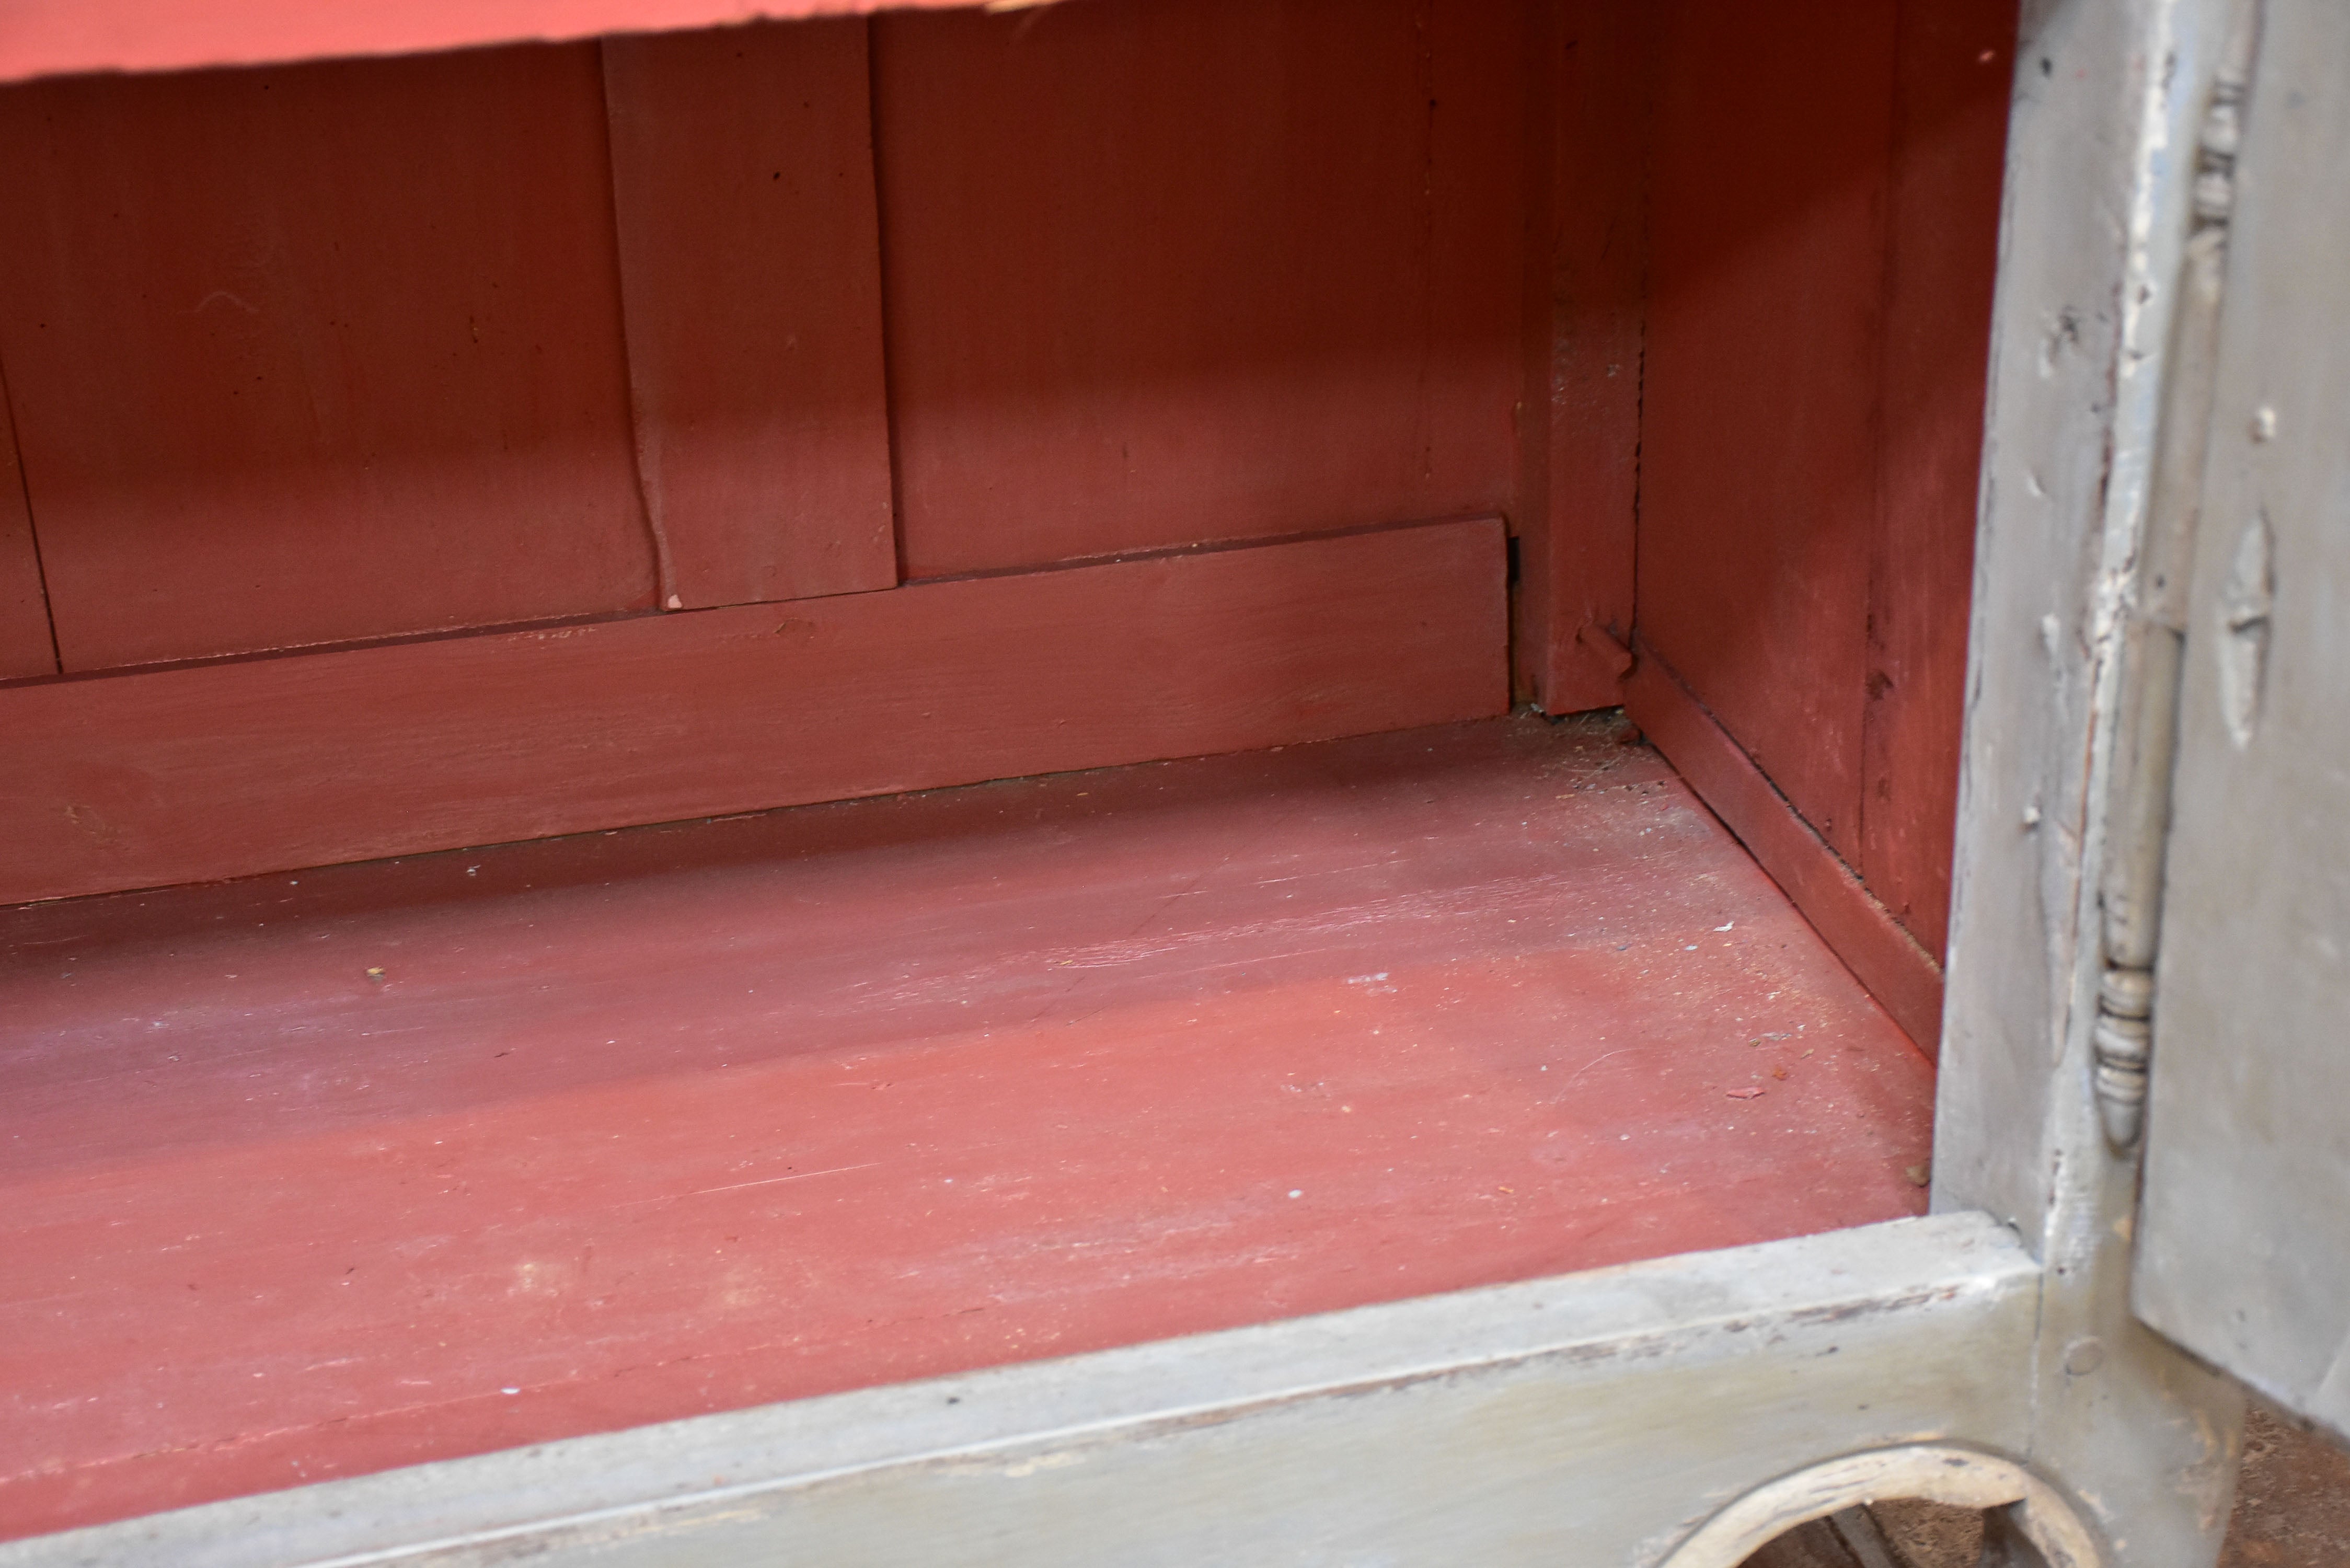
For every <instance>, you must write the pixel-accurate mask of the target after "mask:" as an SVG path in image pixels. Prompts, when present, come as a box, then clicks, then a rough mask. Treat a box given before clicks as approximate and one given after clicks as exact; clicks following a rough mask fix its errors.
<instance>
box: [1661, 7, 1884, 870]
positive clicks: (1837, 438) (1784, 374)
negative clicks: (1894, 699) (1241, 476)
mask: <svg viewBox="0 0 2350 1568" xmlns="http://www.w3.org/2000/svg"><path fill="white" fill-rule="evenodd" d="M1893 22H1894V6H1893V5H1892V3H1891V0H1817V3H1806V4H1803V5H1752V4H1749V3H1746V0H1673V3H1672V4H1670V5H1666V6H1664V7H1662V8H1661V14H1660V18H1659V25H1660V26H1661V27H1662V33H1661V36H1660V39H1659V43H1660V61H1661V67H1662V70H1661V78H1660V83H1659V97H1658V104H1657V119H1656V127H1657V133H1656V134H1657V140H1656V174H1655V186H1654V190H1653V192H1652V197H1651V202H1652V207H1651V211H1652V213H1653V217H1652V246H1653V249H1652V254H1651V260H1650V270H1649V278H1650V294H1649V302H1648V379H1647V387H1646V392H1645V397H1644V400H1643V409H1644V412H1645V422H1644V425H1643V428H1642V432H1641V442H1640V545H1639V551H1640V563H1639V582H1640V605H1639V624H1640V635H1641V636H1642V638H1643V639H1646V640H1647V641H1648V644H1649V645H1650V646H1652V647H1654V648H1655V649H1657V650H1658V651H1659V653H1661V654H1662V655H1663V656H1664V658H1665V659H1666V661H1667V662H1668V663H1669V664H1670V665H1671V666H1672V667H1673V668H1674V669H1675V670H1678V671H1679V672H1680V674H1681V676H1682V677H1683V678H1684V679H1685V680H1688V681H1689V683H1690V687H1691V688H1692V689H1693V690H1694V691H1696V693H1697V695H1698V697H1699V698H1700V701H1703V702H1704V703H1705V705H1706V706H1707V707H1708V708H1709V709H1711V711H1712V712H1713V714H1714V715H1715V717H1716V718H1718V719H1719V720H1720V721H1721V722H1722V724H1723V725H1724V726H1726V727H1727V728H1728V729H1729V731H1730V732H1731V734H1732V735H1733V736H1735V737H1736V738H1737V740H1738V742H1739V743H1740V744H1741V745H1742V746H1743V747H1744V748H1745V749H1746V751H1747V752H1748V753H1749V754H1751V755H1752V757H1753V759H1754V760H1755V762H1756V763H1758V764H1760V765H1761V767H1762V769H1763V772H1764V773H1765V774H1768V775H1769V776H1770V777H1771V779H1772V781H1773V783H1774V784H1777V785H1778V786H1779V788H1780V789H1781V790H1783V792H1785V794H1786V795H1787V797H1788V798H1789V799H1790V800H1791V801H1793V802H1794V805H1795V808H1796V809H1797V810H1798V811H1800V812H1801V813H1802V814H1803V815H1804V819H1805V820H1806V821H1808V822H1810V823H1811V825H1812V826H1814V828H1816V829H1818V830H1819V832H1820V834H1821V836H1823V837H1825V839H1826V840H1827V841H1828V843H1829V844H1830V845H1832V846H1834V847H1835V850H1836V852H1837V853H1838V854H1839V855H1841V856H1843V857H1845V859H1846V861H1856V860H1857V859H1858V858H1859V846H1860V794H1861V711H1862V708H1863V705H1864V703H1863V698H1862V686H1863V681H1864V680H1865V679H1866V656H1867V645H1866V639H1867V620H1868V584H1869V563H1870V560H1871V556H1872V548H1873V543H1874V540H1875V537H1876V533H1877V406H1878V402H1877V377H1878V373H1879V366H1880V362H1881V353H1882V332H1881V323H1882V315H1883V312H1882V309H1881V301H1882V298H1883V295H1884V281H1885V280H1884V271H1885V245H1884V205H1885V190H1884V185H1885V172H1886V157H1887V144H1888V136H1889V124H1888V115H1889V112H1890V105H1891V102H1892V93H1891V90H1890V86H1891V81H1892V60H1893V32H1894V27H1893Z"/></svg>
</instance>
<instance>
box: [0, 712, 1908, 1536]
mask: <svg viewBox="0 0 2350 1568" xmlns="http://www.w3.org/2000/svg"><path fill="white" fill-rule="evenodd" d="M1733 1091H1736V1094H1735V1096H1733V1093H1732V1092H1733ZM1756 1091H1759V1093H1757V1092H1756ZM0 1095H5V1100H6V1104H7V1106H8V1107H9V1114H8V1117H7V1123H6V1129H5V1139H0V1256H5V1257H6V1258H7V1259H8V1260H9V1263H8V1267H7V1268H6V1269H5V1271H0V1390H5V1392H0V1533H6V1534H24V1533H31V1532H40V1531H45V1530H53V1529H58V1528H62V1527H66V1526H68V1525H72V1524H78V1523H85V1522H90V1521H99V1520H103V1519H108V1518H114V1517H120V1516H124V1515H129V1514H134V1513H140V1512H146V1511H151V1510H155V1509H160V1508H164V1507H169V1506H175V1505H180V1504H185V1503H190V1502H194V1501H202V1500H204V1499H209V1498H213V1497H219V1496H224V1495H232V1494H235V1493H238V1492H244V1491H253V1490H266V1489H270V1488H275V1487H280V1486H286V1485H290V1484H295V1483H298V1482H300V1481H303V1480H317V1479H320V1478H323V1477H327V1476H331V1475H338V1474H349V1473H354V1472H359V1471H365V1470H369V1469H380V1468H384V1467H388V1466H391V1465H396V1464H401V1463H408V1462H413V1461H419V1460H423V1459H438V1458H444V1457H450V1456H454V1455H458V1454H463V1453H469V1452H478V1451H483V1450H486V1449H495V1448H501V1447H506V1446H510V1445H516V1444H521V1443H525V1442H528V1441H533V1440H537V1439H544V1438H556V1437H562V1436H568V1435H573V1434H577V1433H582V1432H587V1431H595V1430H601V1429H608V1428H618V1427H621V1426H625V1425H629V1424H632V1423H638V1422H644V1421H650V1420H656V1419H662V1418H668V1417H680V1416H685V1415H691V1414H696V1413H700V1412H703V1411H710V1410H717V1409H724V1408H730V1407H742V1406H746V1405H751V1404H755V1403H760V1402H764V1401H768V1400H775V1399H783V1398H789V1397H796V1396H805V1395H810V1394H816V1393H820V1392H827V1391H831V1390H837V1389H841V1388H846V1387H851V1386H862V1385H868V1384H873V1383H878V1382H885V1381H890V1380H894V1379H900V1378H910V1377H917V1376H926V1375H931V1374H938V1373H944V1372H949V1371H953V1370H958V1369H965V1368H971V1367H976V1366H986V1365H991V1364H997V1363H1003V1362H1009V1361H1016V1360H1022V1359H1026V1358H1031V1357H1036V1356H1045V1355H1064V1354H1068V1353H1072V1352H1076V1351H1082V1350H1089V1349H1095V1348H1098V1347H1103V1346H1107V1345H1118V1344H1121V1343H1127V1342H1131V1341H1136V1340H1141V1339H1147V1338H1153V1337H1159V1336H1164V1335H1171V1334H1185V1333H1191V1332H1196V1331H1201V1330H1207V1329H1213V1328H1221V1327H1226V1326H1231V1325H1234V1324H1244V1323H1250V1322H1256V1321H1262V1320H1265V1319H1270V1318H1274V1317H1280V1316H1284V1315H1288V1314H1300V1313H1308V1312H1316V1311H1323V1310H1327V1309H1332V1308H1338V1307H1344V1306H1349V1305H1354V1304H1358V1303H1368V1302H1375V1301H1382V1300H1388V1299H1392V1298H1396V1297H1400V1296H1405V1295H1411V1294H1418V1293H1426V1292H1432V1291H1440V1290H1450V1289H1455V1288H1460V1287H1463V1286H1470V1285H1476V1284H1482V1283H1488V1282H1497V1281H1503V1280H1511V1279H1519V1278H1525V1277H1530V1276H1536V1275H1541V1274H1544V1273H1549V1272H1561V1271H1566V1270H1573V1269H1580V1268H1586V1267H1592V1266H1596V1265H1601V1264H1608V1263H1616V1262H1626V1261H1628V1260H1632V1259H1638V1258H1643V1257H1649V1256H1656V1255H1661V1254H1664V1253H1669V1252H1673V1251H1683V1250H1690V1249H1697V1248H1708V1247H1719V1246H1726V1245H1731V1244H1735V1243H1741V1242H1747V1241H1760V1240H1763V1239H1766V1238H1771V1237H1778V1236H1785V1235H1791V1234H1797V1233H1802V1232H1806V1231H1819V1230H1824V1229H1828V1228H1831V1227H1835V1226H1841V1225H1848V1224H1855V1223H1859V1222H1863V1221H1867V1220H1879V1219H1885V1218H1888V1217H1891V1216H1895V1215H1898V1214H1906V1213H1914V1212H1917V1211H1918V1210H1920V1209H1922V1207H1923V1198H1924V1194H1923V1193H1922V1192H1921V1191H1920V1190H1919V1189H1918V1188H1917V1187H1916V1186H1915V1185H1913V1183H1912V1180H1911V1179H1910V1177H1909V1175H1908V1174H1907V1168H1909V1167H1912V1166H1915V1165H1918V1163H1919V1162H1922V1161H1923V1160H1924V1159H1925V1158H1926V1150H1927V1147H1928V1140H1929V1127H1930V1119H1931V1109H1932V1104H1931V1102H1932V1083H1931V1078H1930V1071H1929V1068H1928V1066H1927V1064H1926V1063H1925V1061H1924V1060H1923V1059H1922V1058H1921V1057H1920V1056H1919V1055H1918V1054H1917V1053H1916V1052H1915V1051H1914V1050H1912V1049H1911V1048H1910V1046H1909V1045H1908V1044H1907V1042H1906V1041H1905V1040H1904V1039H1903V1037H1902V1035H1901V1034H1900V1033H1899V1031H1898V1030H1897V1029H1896V1028H1895V1027H1894V1025H1893V1024H1892V1023H1891V1022H1890V1021H1889V1020H1888V1019H1887V1018H1886V1017H1885V1015H1884V1014H1883V1013H1882V1012H1879V1011H1878V1010H1877V1007H1876V1006H1875V1004H1874V1003H1872V1002H1870V1001H1869V1000H1868V999H1867V997H1866V995H1865V994H1864V993H1863V992H1862V991H1861V990H1860V988H1859V986H1858V985H1857V984H1856V982H1855V981H1853V980H1852V978H1851V977H1850V976H1849V975H1848V974H1847V973H1846V971H1844V970H1843V969H1842V968H1840V967H1839V966H1838V965H1837V963H1836V961H1835V959H1834V958H1833V957H1832V956H1830V955H1829V954H1828V953H1827V951H1826V950H1825V949H1824V948H1823V947H1822V946H1821V944H1820V943H1819V941H1818V940H1817V939H1816V938H1815V937H1814V935H1813V933H1812V931H1811V929H1809V928H1808V927H1807V926H1805V925H1804V923H1803V921H1802V920H1801V919H1800V918H1799V917H1798V916H1796V915H1795V914H1794V912H1793V910H1792V909H1790V907H1789V906H1788V904H1787V903H1786V901H1785V900H1784V898H1782V897H1781V896H1780V894H1779V893H1778V892H1777V890H1776V889H1775V888H1773V886H1772V884H1771V883H1770V882H1769V881H1768V880H1767V879H1766V878H1765V877H1763V875H1762V873H1761V872H1760V871H1759V870H1758V869H1757V868H1756V867H1754V865H1753V864H1752V862H1751V861H1750V860H1748V859H1747V858H1746V857H1745V856H1744V854H1743V853H1742V851H1741V850H1740V849H1739V847H1738V846H1737V845H1736V844H1735V843H1734V842H1733V841H1732V840H1731V839H1730V838H1729V836H1727V835H1726V834H1725V833H1724V832H1723V831H1722V829H1721V826H1719V825H1718V824H1717V823H1716V822H1715V821H1714V820H1713V819H1712V818H1711V816H1710V815H1707V813H1706V812H1705V810H1704V809H1703V807H1701V806H1700V805H1698V804H1697V803H1696V801H1695V800H1694V799H1693V797H1692V796H1690V794H1689V793H1688V791H1687V790H1686V789H1685V788H1684V787H1683V786H1682V785H1681V784H1680V783H1679V781H1678V780H1677V779H1676V778H1675V777H1674V776H1673V775H1672V774H1670V773H1669V770H1667V769H1666V768H1665V766H1664V765H1663V764H1662V763H1661V762H1660V761H1659V759H1658V758H1657V757H1656V755H1655V754H1654V753H1651V752H1648V751H1647V750H1646V749H1643V748H1638V747H1630V746H1626V745H1624V744H1622V743H1621V742H1620V741H1619V740H1618V739H1617V736H1616V735H1615V734H1614V733H1613V732H1610V731H1609V730H1607V728H1605V727H1604V726H1598V725H1595V724H1593V723H1590V722H1582V723H1571V724H1567V725H1562V726H1556V727H1554V726H1551V725H1547V724H1544V723H1543V722H1539V721H1532V720H1521V721H1502V722H1484V723H1478V724H1469V725H1460V726H1451V727H1447V728H1441V729H1436V730H1423V731H1415V732H1405V733H1402V734H1397V735H1388V736H1379V737H1373V738H1369V739H1364V740H1355V741H1342V742H1331V743H1327V744H1321V745H1309V746H1295V747H1290V748H1288V749H1286V750H1284V751H1280V752H1274V753H1251V754H1244V755H1239V756H1232V757H1223V758H1214V759H1208V760H1204V761H1191V762H1180V763H1162V764H1156V765H1150V766H1143V767H1135V768H1126V769H1118V770H1113V771H1107V772H1097V773H1090V774H1064V775H1060V776H1057V777H1055V778H1050V779H1045V780H1028V781H1021V782H1015V783H1010V784H993V785H983V786H978V787H974V788H970V789H962V790H953V791H943V792H938V793H935V794H928V795H915V796H905V797H894V798H889V799H882V800H870V801H863V802H855V803H849V804H846V805H824V806H812V807H804V808H800V809H797V810H793V811H786V812H777V813H771V814H767V815H760V816H754V817H746V818H737V819H733V820H726V821H719V822H712V823H703V824H693V825H688V826H676V827H667V828H649V829H639V830H632V831H629V832H625V833H619V834H606V835H598V836H586V837H580V838H573V839H565V840H555V841H548V842H543V843H538V844H532V845H524V846H512V847H508V848H504V849H497V850H489V851H476V852H471V853H463V852H461V853H456V854H450V855H441V856H432V857H421V858H416V859H411V860H408V861H402V862H388V863H380V864H376V865H370V866H354V867H338V868H334V869H330V870H325V871H311V872H304V873H301V874H299V875H296V876H281V877H264V878H257V879H254V880H250V881H244V882H234V883H223V884H215V885H211V886H204V887H196V888H182V889H174V890H171V891H167V892H164V893H160V894H130V895H120V896H116V897H110V898H94V899H85V900H79V901H76V902H70V903H62V904H51V905H47V906H37V907H32V908H27V909H16V910H11V911H5V912H0Z"/></svg>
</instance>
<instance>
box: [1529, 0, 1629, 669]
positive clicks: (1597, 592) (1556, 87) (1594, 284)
mask: <svg viewBox="0 0 2350 1568" xmlns="http://www.w3.org/2000/svg"><path fill="white" fill-rule="evenodd" d="M1652 34H1653V24H1652V21H1651V19H1650V17H1649V16H1648V13H1647V11H1646V10H1644V9H1643V8H1641V7H1638V6H1628V5H1613V4H1609V3H1607V0H1558V3H1555V4H1553V3H1548V0H1544V3H1542V4H1537V5H1535V6H1534V26H1533V29H1532V32H1531V35H1530V38H1531V42H1530V47H1528V48H1527V50H1526V55H1525V67H1524V68H1525V71H1526V88H1525V90H1526V95H1527V114H1526V125H1527V136H1528V142H1527V151H1526V158H1525V164H1526V191H1527V195H1526V204H1525V205H1526V223H1527V233H1526V240H1525V262H1526V268H1525V276H1526V298H1525V304H1524V306H1523V314H1524V322H1525V335H1524V343H1525V351H1526V360H1525V380H1524V389H1523V393H1522V394H1521V401H1522V404H1523V410H1524V411H1523V413H1522V414H1521V416H1520V427H1519V432H1518V462H1519V468H1518V473H1519V478H1518V510H1517V514H1516V517H1515V522H1516V524H1517V535H1518V544H1519V552H1520V559H1521V568H1520V576H1519V583H1518V597H1517V603H1516V610H1517V621H1516V627H1517V646H1516V661H1517V682H1518V690H1519V692H1520V695H1521V696H1522V697H1523V698H1524V699H1525V700H1527V701H1533V702H1535V703H1536V704H1538V705H1539V706H1541V707H1542V708H1543V709H1544V711H1547V712H1553V713H1567V712H1575V711H1580V710H1583V709H1589V708H1607V707H1612V706H1614V705H1615V704H1617V702H1620V701H1623V687H1624V661H1623V659H1622V658H1621V656H1620V655H1619V654H1618V653H1617V650H1616V649H1617V646H1620V645H1621V644H1622V643H1623V642H1624V641H1625V640H1626V639H1628V638H1629V637H1630V636H1631V627H1632V612H1633V566H1634V537H1635V534H1634V524H1635V522H1636V520H1637V517H1638V504H1639V477H1640V475H1639V469H1640V461H1639V459H1640V360H1641V352H1642V348H1641V336H1642V331H1643V316H1644V309H1643V300H1642V291H1643V289H1644V287H1645V286H1646V278H1645V275H1644V274H1645V269H1646V266H1647V255H1646V245H1647V233H1646V230H1647V212H1646V209H1645V202H1646V200H1647V187H1648V137H1649V125H1648V108H1649V96H1650V91H1651V88H1652V85H1653V80H1652V71H1653V64H1652V62H1651V60H1650V57H1649V56H1650V50H1651V48H1652V47H1653V41H1654V40H1653V36H1652ZM1611 644H1612V645H1614V646H1611Z"/></svg>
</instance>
